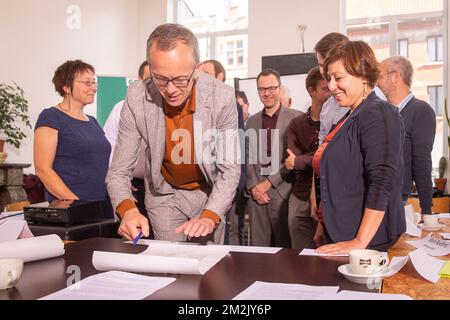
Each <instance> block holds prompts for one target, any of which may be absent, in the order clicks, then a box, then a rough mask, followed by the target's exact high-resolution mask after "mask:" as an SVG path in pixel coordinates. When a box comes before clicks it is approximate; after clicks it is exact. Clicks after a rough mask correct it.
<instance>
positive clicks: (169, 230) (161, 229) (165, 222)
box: [147, 189, 225, 244]
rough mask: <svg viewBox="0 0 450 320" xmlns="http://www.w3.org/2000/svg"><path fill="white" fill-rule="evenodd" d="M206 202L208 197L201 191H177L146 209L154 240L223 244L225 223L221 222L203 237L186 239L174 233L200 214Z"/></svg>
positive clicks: (181, 234) (182, 235)
mask: <svg viewBox="0 0 450 320" xmlns="http://www.w3.org/2000/svg"><path fill="white" fill-rule="evenodd" d="M207 200H208V195H207V194H206V193H205V192H204V191H202V190H192V191H188V190H180V189H177V190H175V194H174V195H173V196H171V197H167V198H166V199H165V200H163V201H162V202H161V203H159V204H158V205H156V206H154V207H152V208H151V209H147V214H148V217H149V219H150V224H151V227H152V231H153V234H154V236H155V239H156V240H166V241H190V242H200V243H208V242H213V243H215V244H223V240H224V231H225V221H221V222H220V224H219V225H218V226H217V227H216V229H215V230H214V232H213V233H211V234H209V235H207V236H205V237H199V238H192V239H188V237H187V236H186V235H185V234H184V233H183V232H182V233H175V229H176V228H178V227H179V226H181V225H182V224H183V223H185V222H186V221H188V220H190V219H191V218H194V217H197V216H199V215H200V214H201V212H202V210H203V208H204V206H205V203H206V201H207Z"/></svg>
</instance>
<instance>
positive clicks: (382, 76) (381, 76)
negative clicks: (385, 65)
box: [378, 71, 397, 79]
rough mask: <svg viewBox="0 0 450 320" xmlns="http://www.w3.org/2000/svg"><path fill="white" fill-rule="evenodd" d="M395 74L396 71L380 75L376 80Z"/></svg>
mask: <svg viewBox="0 0 450 320" xmlns="http://www.w3.org/2000/svg"><path fill="white" fill-rule="evenodd" d="M395 72H397V71H389V72H386V73H383V74H380V76H379V77H378V79H382V78H384V77H385V76H387V75H388V74H391V73H395Z"/></svg>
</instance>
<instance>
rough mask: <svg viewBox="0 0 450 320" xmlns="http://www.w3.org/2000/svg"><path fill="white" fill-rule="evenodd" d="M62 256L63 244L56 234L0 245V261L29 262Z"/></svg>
mask: <svg viewBox="0 0 450 320" xmlns="http://www.w3.org/2000/svg"><path fill="white" fill-rule="evenodd" d="M63 254H64V243H63V242H62V240H61V238H60V237H58V236H57V235H56V234H51V235H47V236H42V237H34V238H27V239H20V240H14V241H6V242H2V243H0V259H10V258H17V259H22V260H23V261H24V262H30V261H37V260H43V259H48V258H54V257H59V256H62V255H63Z"/></svg>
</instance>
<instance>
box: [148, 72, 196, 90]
mask: <svg viewBox="0 0 450 320" xmlns="http://www.w3.org/2000/svg"><path fill="white" fill-rule="evenodd" d="M194 72H195V69H194V70H193V71H192V72H191V74H190V75H189V76H180V77H175V78H166V77H162V76H159V75H155V74H153V75H152V81H153V83H154V84H155V85H157V86H158V87H161V88H165V87H167V86H168V85H169V82H172V84H173V85H174V86H175V87H178V88H186V87H187V86H188V85H189V83H190V82H191V79H192V76H193V75H194Z"/></svg>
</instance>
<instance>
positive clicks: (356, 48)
mask: <svg viewBox="0 0 450 320" xmlns="http://www.w3.org/2000/svg"><path fill="white" fill-rule="evenodd" d="M339 60H340V61H342V63H343V65H344V68H345V70H347V72H348V73H349V74H351V75H352V76H355V77H360V78H365V79H367V81H368V84H369V86H370V87H371V88H373V87H375V84H376V83H377V80H378V75H379V71H378V62H377V58H376V57H375V53H374V52H373V50H372V48H371V47H370V46H369V45H368V44H367V43H365V42H364V41H348V42H347V43H343V44H341V45H339V46H337V47H335V48H334V49H333V51H332V52H330V53H329V54H328V56H327V57H326V59H325V62H324V64H323V70H324V76H325V78H326V79H327V80H328V81H330V76H329V75H328V66H329V65H330V64H331V63H333V62H336V61H339Z"/></svg>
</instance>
